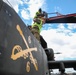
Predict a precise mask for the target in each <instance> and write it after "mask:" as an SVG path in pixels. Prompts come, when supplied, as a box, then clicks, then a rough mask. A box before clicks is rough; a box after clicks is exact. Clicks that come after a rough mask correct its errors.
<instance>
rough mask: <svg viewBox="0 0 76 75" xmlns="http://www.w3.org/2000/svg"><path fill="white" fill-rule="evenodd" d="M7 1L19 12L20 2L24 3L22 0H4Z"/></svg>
mask: <svg viewBox="0 0 76 75" xmlns="http://www.w3.org/2000/svg"><path fill="white" fill-rule="evenodd" d="M3 1H4V2H6V3H7V4H8V5H9V6H11V7H12V8H14V9H15V11H16V12H17V13H18V12H19V8H18V7H19V4H23V2H22V0H3Z"/></svg>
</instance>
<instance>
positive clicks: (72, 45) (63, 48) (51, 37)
mask: <svg viewBox="0 0 76 75" xmlns="http://www.w3.org/2000/svg"><path fill="white" fill-rule="evenodd" d="M73 26H74V25H73ZM73 26H72V29H73V28H75V27H73ZM68 27H69V24H68ZM68 32H69V33H68ZM69 34H71V35H69ZM41 35H42V36H43V38H44V39H45V41H46V42H47V44H48V47H50V48H53V50H54V52H55V53H56V52H60V53H61V54H59V55H57V54H55V59H56V60H64V59H67V58H69V59H70V58H71V59H74V58H76V54H75V53H76V42H75V40H76V34H75V33H72V32H71V30H69V29H67V28H65V27H64V24H60V25H59V26H58V28H57V29H53V28H50V29H49V30H42V31H41Z"/></svg>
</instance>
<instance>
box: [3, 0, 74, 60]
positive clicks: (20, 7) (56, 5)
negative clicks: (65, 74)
mask: <svg viewBox="0 0 76 75" xmlns="http://www.w3.org/2000/svg"><path fill="white" fill-rule="evenodd" d="M4 1H5V2H6V3H8V4H9V5H10V6H11V7H13V8H14V10H15V11H16V12H17V13H18V15H19V16H20V18H21V19H22V20H23V22H24V23H25V24H26V25H31V24H32V23H33V17H34V15H35V12H36V11H37V10H38V9H39V8H42V9H43V10H44V11H46V12H47V13H53V12H59V13H60V14H63V15H66V14H72V13H76V0H4ZM51 16H56V14H51V15H49V17H51ZM41 35H42V36H43V38H44V39H45V41H46V42H47V44H48V47H49V48H53V50H54V52H55V53H56V52H60V53H61V54H59V55H57V54H55V60H74V59H76V42H75V40H76V23H54V24H51V23H50V24H45V25H43V28H42V31H41Z"/></svg>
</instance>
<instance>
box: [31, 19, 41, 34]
mask: <svg viewBox="0 0 76 75" xmlns="http://www.w3.org/2000/svg"><path fill="white" fill-rule="evenodd" d="M36 26H37V27H38V29H39V33H40V32H41V28H42V20H41V22H40V24H38V23H36V22H34V23H33V25H32V28H33V27H36Z"/></svg>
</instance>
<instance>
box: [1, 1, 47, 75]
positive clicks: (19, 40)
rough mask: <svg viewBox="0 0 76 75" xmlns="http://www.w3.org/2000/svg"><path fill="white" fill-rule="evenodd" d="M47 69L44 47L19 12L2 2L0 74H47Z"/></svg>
mask: <svg viewBox="0 0 76 75" xmlns="http://www.w3.org/2000/svg"><path fill="white" fill-rule="evenodd" d="M0 1H1V0H0ZM47 70H48V66H47V57H46V54H45V51H44V49H43V48H42V47H41V45H40V44H39V42H38V41H37V40H36V39H35V37H34V36H33V35H32V34H31V32H30V31H29V29H28V28H27V27H26V25H25V24H24V23H23V21H22V20H21V19H20V17H19V16H18V15H17V13H16V12H15V11H14V10H13V9H12V8H11V7H9V6H8V5H7V4H5V3H2V6H1V3H0V75H46V72H47Z"/></svg>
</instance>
